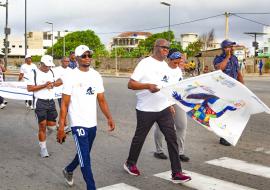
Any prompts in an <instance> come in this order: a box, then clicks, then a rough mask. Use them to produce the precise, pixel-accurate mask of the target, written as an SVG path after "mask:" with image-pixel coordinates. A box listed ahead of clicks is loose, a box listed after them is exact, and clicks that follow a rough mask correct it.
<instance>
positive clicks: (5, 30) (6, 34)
mask: <svg viewBox="0 0 270 190" xmlns="http://www.w3.org/2000/svg"><path fill="white" fill-rule="evenodd" d="M0 6H2V7H6V25H5V29H4V33H5V39H4V46H5V57H4V62H5V67H6V68H7V58H8V47H9V41H8V35H9V34H10V28H8V0H6V4H1V3H0Z"/></svg>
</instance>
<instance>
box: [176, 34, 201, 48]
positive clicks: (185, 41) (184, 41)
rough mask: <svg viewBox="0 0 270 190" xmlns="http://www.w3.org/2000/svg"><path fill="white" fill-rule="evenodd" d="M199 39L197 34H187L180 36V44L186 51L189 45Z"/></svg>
mask: <svg viewBox="0 0 270 190" xmlns="http://www.w3.org/2000/svg"><path fill="white" fill-rule="evenodd" d="M198 39H199V35H198V34H196V33H185V34H181V35H180V42H181V45H182V47H183V49H186V48H187V46H188V45H189V44H191V43H193V42H196V41H197V40H198Z"/></svg>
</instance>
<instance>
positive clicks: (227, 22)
mask: <svg viewBox="0 0 270 190" xmlns="http://www.w3.org/2000/svg"><path fill="white" fill-rule="evenodd" d="M229 16H230V13H228V12H225V39H229Z"/></svg>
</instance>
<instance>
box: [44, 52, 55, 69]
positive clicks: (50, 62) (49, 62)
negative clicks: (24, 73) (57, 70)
mask: <svg viewBox="0 0 270 190" xmlns="http://www.w3.org/2000/svg"><path fill="white" fill-rule="evenodd" d="M40 62H41V63H44V64H45V65H46V66H47V67H54V66H55V65H54V63H53V57H52V56H50V55H43V56H42V57H41V60H40Z"/></svg>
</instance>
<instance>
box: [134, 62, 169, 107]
mask: <svg viewBox="0 0 270 190" xmlns="http://www.w3.org/2000/svg"><path fill="white" fill-rule="evenodd" d="M167 73H168V65H167V63H166V62H165V61H158V60H156V59H154V58H152V57H147V58H145V59H143V60H141V61H140V62H139V63H138V65H137V67H136V68H135V70H134V72H133V74H132V75H131V79H133V80H135V81H138V82H140V83H150V84H156V85H158V86H164V85H165V84H168V75H167ZM136 95H137V105H136V109H138V110H140V111H148V112H159V111H162V110H164V109H165V108H167V107H169V106H170V105H171V104H170V102H169V101H168V99H167V98H166V97H165V96H164V95H163V94H162V93H161V92H155V93H152V92H150V91H149V90H140V91H139V92H138V93H137V94H136Z"/></svg>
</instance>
